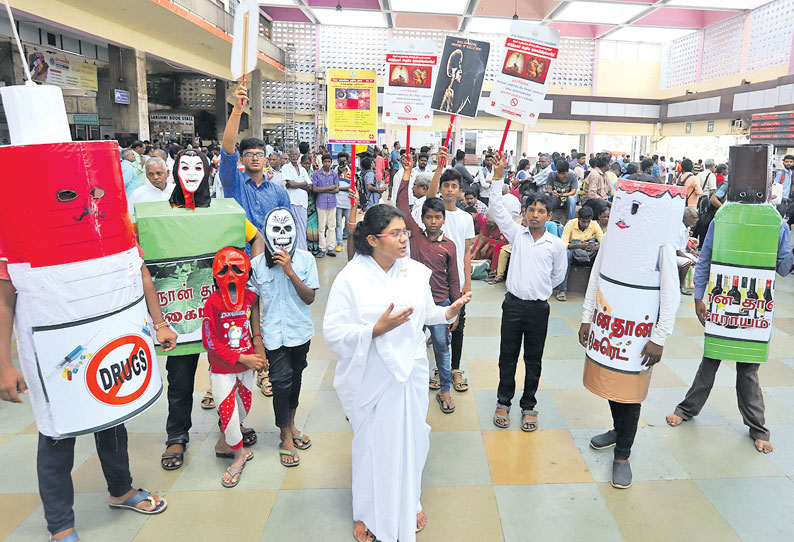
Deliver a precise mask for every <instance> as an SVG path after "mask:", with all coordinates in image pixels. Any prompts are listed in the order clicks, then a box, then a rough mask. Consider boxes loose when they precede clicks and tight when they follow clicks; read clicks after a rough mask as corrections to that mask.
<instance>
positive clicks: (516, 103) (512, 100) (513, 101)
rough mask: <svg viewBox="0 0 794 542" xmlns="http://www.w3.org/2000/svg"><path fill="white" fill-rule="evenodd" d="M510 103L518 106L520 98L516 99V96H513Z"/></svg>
mask: <svg viewBox="0 0 794 542" xmlns="http://www.w3.org/2000/svg"><path fill="white" fill-rule="evenodd" d="M510 105H512V106H513V107H515V106H517V105H518V100H517V99H515V98H511V99H510Z"/></svg>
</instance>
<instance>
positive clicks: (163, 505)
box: [110, 488, 168, 516]
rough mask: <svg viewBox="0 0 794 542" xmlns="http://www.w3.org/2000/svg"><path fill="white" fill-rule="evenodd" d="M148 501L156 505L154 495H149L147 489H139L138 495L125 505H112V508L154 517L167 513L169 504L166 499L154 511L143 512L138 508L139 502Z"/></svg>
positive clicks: (128, 500) (124, 503) (125, 502)
mask: <svg viewBox="0 0 794 542" xmlns="http://www.w3.org/2000/svg"><path fill="white" fill-rule="evenodd" d="M147 499H148V500H149V502H151V503H152V505H154V502H155V501H154V497H152V494H151V493H149V492H148V491H147V490H145V489H140V488H139V489H138V493H136V494H135V495H133V496H132V497H130V498H129V499H127V500H126V501H124V502H123V503H121V504H113V503H110V507H111V508H126V509H128V510H133V511H135V512H138V513H139V514H146V515H147V516H153V515H155V514H162V513H163V512H164V511H165V509H166V508H167V507H168V503H167V502H165V499H163V500H161V501H160V504H158V505H157V507H156V508H154V509H153V510H143V509H141V508H138V507H137V506H135V505H136V504H138V503H139V502H141V501H145V500H147Z"/></svg>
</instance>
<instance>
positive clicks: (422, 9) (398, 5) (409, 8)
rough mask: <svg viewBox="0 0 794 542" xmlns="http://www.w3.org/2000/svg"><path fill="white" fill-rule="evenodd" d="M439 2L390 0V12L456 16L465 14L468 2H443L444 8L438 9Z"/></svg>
mask: <svg viewBox="0 0 794 542" xmlns="http://www.w3.org/2000/svg"><path fill="white" fill-rule="evenodd" d="M440 3H441V2H438V3H436V2H428V1H427V0H391V2H390V5H391V10H392V11H400V12H408V13H436V14H439V15H458V16H461V15H463V14H464V13H465V12H466V6H468V4H469V0H444V2H443V4H444V7H443V8H440V7H439V6H438V4H440Z"/></svg>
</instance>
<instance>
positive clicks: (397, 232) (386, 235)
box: [375, 230, 411, 239]
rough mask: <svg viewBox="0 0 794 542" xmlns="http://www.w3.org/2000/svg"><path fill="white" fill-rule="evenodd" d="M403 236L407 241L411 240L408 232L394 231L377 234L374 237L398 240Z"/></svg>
mask: <svg viewBox="0 0 794 542" xmlns="http://www.w3.org/2000/svg"><path fill="white" fill-rule="evenodd" d="M403 235H404V236H405V237H406V238H407V239H410V238H411V232H410V231H409V230H403V231H396V232H394V233H379V234H377V235H375V237H393V238H395V239H399V238H400V237H402V236H403Z"/></svg>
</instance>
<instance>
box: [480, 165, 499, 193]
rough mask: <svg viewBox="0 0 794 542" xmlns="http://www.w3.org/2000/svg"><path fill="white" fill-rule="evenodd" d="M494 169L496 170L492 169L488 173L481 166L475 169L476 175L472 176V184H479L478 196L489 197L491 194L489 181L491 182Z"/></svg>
mask: <svg viewBox="0 0 794 542" xmlns="http://www.w3.org/2000/svg"><path fill="white" fill-rule="evenodd" d="M495 169H496V168H494V167H492V168H491V170H490V171H488V168H486V167H485V166H482V167H481V168H479V169H477V173H476V174H475V175H474V182H475V183H479V184H480V195H481V196H482V197H484V198H487V197H489V196H490V194H491V192H492V190H491V189H492V184H491V181H492V180H493V173H494V170H495ZM500 190H501V188H500ZM500 194H501V192H500Z"/></svg>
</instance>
